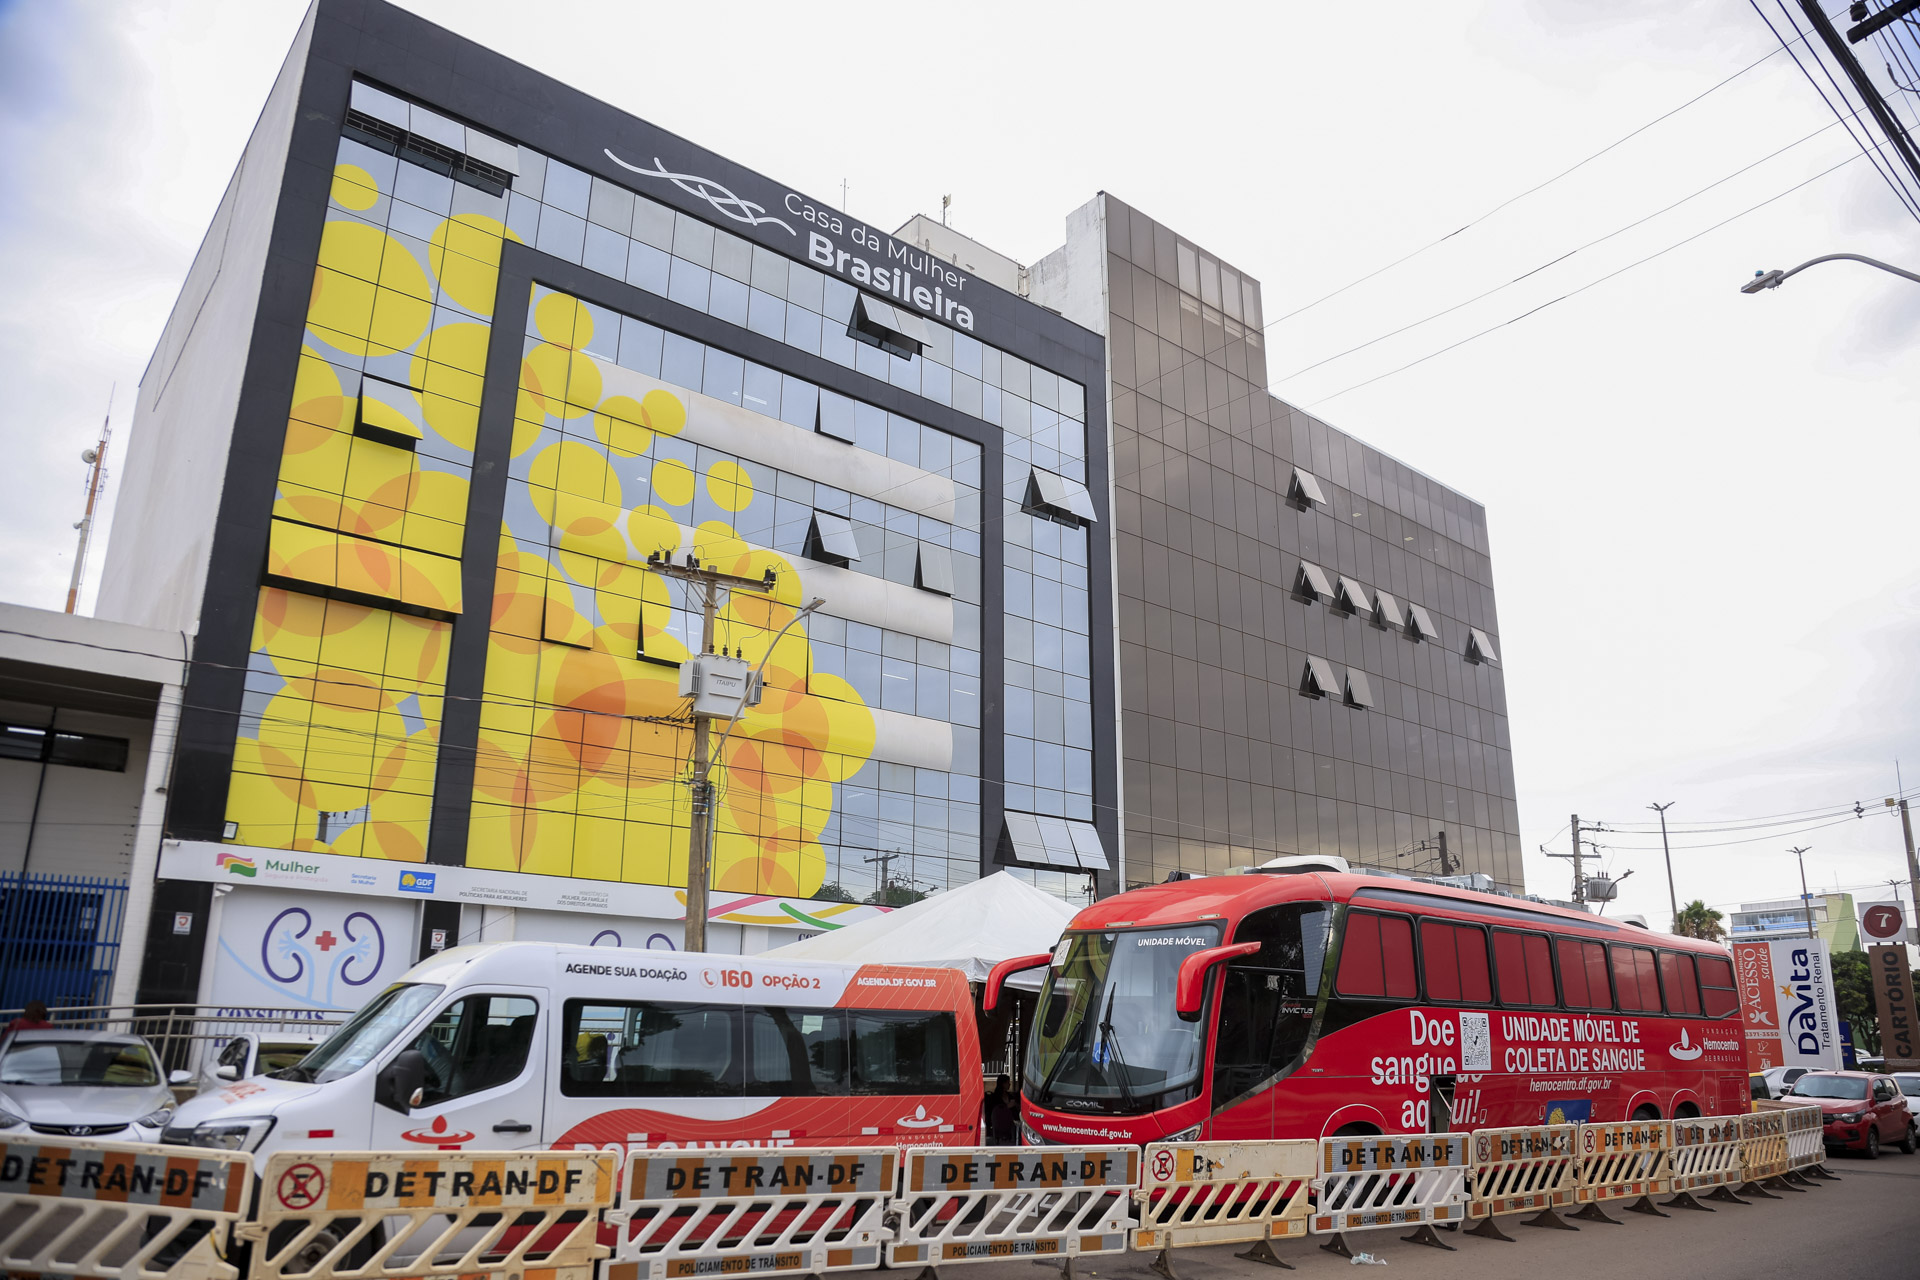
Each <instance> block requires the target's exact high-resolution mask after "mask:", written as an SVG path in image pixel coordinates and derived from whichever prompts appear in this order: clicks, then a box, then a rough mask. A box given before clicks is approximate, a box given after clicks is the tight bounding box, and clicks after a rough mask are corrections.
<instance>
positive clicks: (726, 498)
mask: <svg viewBox="0 0 1920 1280" xmlns="http://www.w3.org/2000/svg"><path fill="white" fill-rule="evenodd" d="M707 496H708V497H710V498H712V499H713V500H714V501H715V502H717V503H719V504H720V509H721V510H722V511H739V510H741V509H742V508H744V507H745V506H746V505H747V504H748V503H749V502H752V501H753V477H752V476H750V475H748V474H747V471H746V468H745V467H742V466H741V465H740V464H739V463H737V462H734V461H733V460H732V459H728V460H726V461H724V462H716V463H714V464H713V466H712V467H711V468H710V469H709V470H708V471H707ZM729 532H731V531H729Z"/></svg>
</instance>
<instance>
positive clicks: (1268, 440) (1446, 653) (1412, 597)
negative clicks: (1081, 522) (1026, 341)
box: [898, 193, 1524, 890]
mask: <svg viewBox="0 0 1920 1280" xmlns="http://www.w3.org/2000/svg"><path fill="white" fill-rule="evenodd" d="M1248 231H1249V232H1250V233H1251V231H1252V228H1248ZM898 234H900V235H901V236H903V237H905V238H907V239H910V240H913V241H914V242H916V243H918V244H921V245H922V246H923V247H926V248H927V249H928V250H929V251H930V252H933V253H936V254H938V255H939V256H942V257H946V258H948V259H950V260H952V261H954V262H957V263H962V264H967V265H970V266H972V267H973V268H974V269H976V270H980V271H982V272H985V273H989V275H990V278H993V279H996V280H998V281H999V282H1000V283H1002V284H1003V285H1005V286H1006V287H1008V288H1010V289H1014V290H1017V291H1020V292H1023V293H1025V294H1027V295H1028V296H1030V297H1031V298H1032V299H1033V300H1035V301H1037V302H1040V303H1042V304H1044V305H1046V306H1048V307H1050V308H1053V309H1055V310H1058V311H1059V312H1061V313H1062V314H1063V315H1065V316H1067V317H1068V318H1070V319H1073V320H1076V321H1078V322H1079V323H1081V324H1084V325H1087V326H1088V327H1090V328H1093V329H1096V330H1098V331H1099V332H1101V333H1103V334H1104V335H1106V338H1107V350H1108V369H1109V377H1110V385H1109V387H1108V397H1109V403H1110V408H1111V419H1112V433H1113V464H1112V476H1113V493H1112V502H1113V521H1112V525H1111V537H1112V539H1113V555H1114V566H1115V573H1116V582H1115V602H1116V603H1115V617H1116V620H1117V640H1116V644H1117V649H1118V654H1119V663H1118V665H1119V671H1120V696H1119V707H1120V717H1119V724H1118V726H1117V730H1118V736H1119V738H1120V741H1121V744H1122V751H1121V754H1122V765H1121V770H1122V776H1123V779H1124V784H1123V788H1122V791H1123V801H1122V806H1123V809H1122V813H1121V815H1120V821H1121V826H1122V829H1123V833H1124V845H1125V862H1126V871H1125V878H1126V882H1127V883H1128V884H1129V885H1138V884H1146V883H1153V882H1156V881H1160V880H1164V879H1165V878H1166V877H1167V876H1168V875H1170V874H1173V873H1176V872H1184V873H1188V874H1195V875H1201V874H1209V873H1217V872H1221V871H1224V870H1226V869H1227V868H1229V867H1233V866H1245V865H1250V864H1252V863H1255V862H1258V861H1263V860H1265V859H1267V858H1270V857H1274V856H1277V855H1282V854H1316V853H1332V854H1339V855H1341V856H1343V857H1345V858H1347V859H1348V860H1350V861H1352V862H1354V863H1356V864H1362V865H1366V866H1369V867H1376V868H1384V869H1387V870H1398V871H1417V872H1421V873H1444V872H1451V873H1454V874H1462V873H1466V874H1473V873H1478V874H1482V875H1485V876H1487V877H1489V878H1490V879H1491V880H1492V881H1493V882H1495V883H1496V884H1498V885H1501V886H1504V887H1506V888H1509V889H1513V890H1521V889H1523V888H1524V884H1523V880H1522V869H1521V858H1520V846H1519V816H1518V810H1517V806H1516V804H1515V799H1514V783H1513V758H1512V749H1511V742H1510V740H1509V737H1508V727H1507V706H1506V694H1505V690H1504V687H1503V683H1502V677H1501V672H1500V666H1499V662H1500V647H1501V646H1500V639H1499V637H1500V630H1499V623H1498V620H1497V617H1496V614H1495V610H1494V593H1493V573H1492V562H1491V559H1490V548H1489V545H1488V540H1487V522H1486V512H1485V509H1484V508H1483V507H1481V505H1480V504H1479V503H1477V502H1475V501H1473V500H1472V499H1471V498H1468V497H1467V496H1466V495H1464V494H1462V493H1460V492H1459V491H1457V490H1455V489H1452V488H1449V487H1448V486H1446V485H1444V484H1441V483H1440V482H1438V481H1436V480H1433V479H1431V478H1430V477H1428V476H1425V475H1423V474H1421V473H1420V472H1418V471H1415V470H1414V469H1412V468H1411V467H1408V466H1407V465H1405V464H1404V463H1401V462H1399V461H1397V460H1395V459H1393V458H1391V457H1388V456H1387V455H1385V454H1383V453H1381V452H1380V451H1379V450H1377V449H1374V448H1372V447H1370V446H1368V445H1366V444H1364V443H1362V442H1361V441H1359V440H1356V439H1354V438H1353V437H1352V436H1349V435H1347V434H1345V433H1343V432H1341V431H1339V430H1337V429H1335V428H1333V427H1331V426H1329V425H1328V424H1326V423H1325V422H1322V421H1320V420H1319V419H1317V418H1314V417H1312V416H1311V415H1308V414H1306V413H1303V412H1301V411H1300V410H1298V409H1295V408H1293V407H1292V406H1291V405H1288V404H1286V403H1285V402H1284V401H1281V400H1279V399H1277V398H1275V397H1274V396H1272V395H1269V394H1268V393H1267V390H1266V386H1267V349H1266V339H1265V335H1264V329H1265V326H1266V324H1267V318H1266V317H1267V311H1266V306H1265V303H1264V301H1263V298H1262V291H1261V286H1260V283H1259V282H1258V281H1256V280H1254V279H1252V278H1251V277H1249V276H1248V275H1247V274H1246V273H1245V272H1242V271H1240V270H1237V269H1236V268H1234V267H1233V266H1232V265H1231V264H1230V263H1228V262H1226V261H1225V260H1223V259H1222V258H1221V257H1220V256H1219V255H1217V254H1214V253H1210V252H1208V251H1206V250H1204V249H1202V248H1200V247H1199V246H1197V245H1195V244H1193V243H1192V242H1191V241H1189V240H1186V239H1184V238H1182V237H1181V236H1180V235H1178V234H1177V233H1176V232H1174V231H1173V230H1172V229H1171V228H1169V227H1166V226H1163V225H1161V224H1159V223H1157V222H1155V221H1153V219H1151V218H1149V217H1148V216H1146V215H1145V214H1143V213H1141V212H1140V211H1138V210H1136V209H1132V208H1129V207H1128V206H1127V205H1125V204H1124V203H1122V202H1121V201H1119V200H1117V199H1115V198H1114V197H1113V196H1111V195H1106V194H1104V193H1103V194H1101V195H1099V196H1097V197H1096V198H1095V199H1094V200H1092V201H1091V202H1090V203H1088V204H1087V205H1085V206H1084V207H1082V208H1081V209H1079V210H1077V211H1075V212H1074V213H1073V214H1072V215H1071V216H1070V217H1069V218H1068V220H1067V242H1066V244H1065V245H1063V246H1062V247H1061V248H1060V249H1059V250H1057V251H1055V252H1054V253H1052V254H1050V255H1048V256H1047V257H1045V258H1043V259H1042V260H1040V261H1039V262H1037V263H1035V264H1033V265H1032V266H1031V267H1022V266H1020V265H1019V264H1017V263H1014V262H1012V261H1011V260H1009V259H1007V258H1005V257H1003V256H1001V255H999V254H997V253H994V252H993V251H991V250H989V249H986V248H985V247H983V246H980V245H977V244H975V243H973V242H971V241H968V240H966V239H965V238H964V237H961V236H959V235H957V234H956V233H954V232H952V231H950V230H948V229H947V228H945V227H943V226H941V225H940V224H938V223H936V222H932V221H930V220H928V219H926V218H916V219H914V220H913V221H911V222H909V223H908V224H907V225H906V226H905V227H902V228H901V230H900V231H899V233H898ZM1009 670H1010V673H1011V674H1010V676H1009V679H1010V681H1011V680H1013V679H1016V678H1019V677H1020V676H1021V675H1022V674H1023V673H1021V672H1019V671H1018V669H1017V668H1012V667H1010V668H1009ZM1442 833H1444V836H1443V834H1442ZM1443 840H1444V849H1445V857H1444V859H1443V857H1442V847H1443V845H1442V842H1443Z"/></svg>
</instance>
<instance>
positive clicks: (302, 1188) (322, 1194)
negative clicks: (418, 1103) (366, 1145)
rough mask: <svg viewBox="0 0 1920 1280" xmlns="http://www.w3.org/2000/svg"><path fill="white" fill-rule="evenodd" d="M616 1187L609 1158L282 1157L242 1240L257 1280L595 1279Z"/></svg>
mask: <svg viewBox="0 0 1920 1280" xmlns="http://www.w3.org/2000/svg"><path fill="white" fill-rule="evenodd" d="M614 1186H615V1183H614V1158H613V1157H612V1156H611V1155H609V1154H607V1153H606V1152H603V1151H499V1152H489V1151H433V1152H419V1151H405V1152H401V1151H359V1152H351V1151H282V1152H280V1153H278V1154H276V1155H274V1156H273V1157H272V1158H270V1159H269V1160H268V1161H267V1164H266V1168H265V1169H264V1171H263V1172H262V1173H261V1175H260V1196H259V1206H258V1212H257V1215H256V1217H255V1220H254V1221H253V1222H250V1223H247V1224H246V1225H245V1226H243V1227H241V1228H240V1230H239V1231H238V1232H237V1233H236V1234H238V1235H240V1236H241V1237H243V1238H244V1239H247V1240H250V1241H252V1243H253V1263H252V1267H251V1269H250V1271H249V1272H248V1277H249V1280H287V1278H288V1277H295V1278H297V1280H331V1277H333V1276H334V1275H335V1274H336V1273H339V1274H342V1275H347V1276H351V1277H353V1280H398V1278H400V1277H418V1278H419V1280H435V1278H437V1277H445V1278H446V1280H454V1278H455V1277H458V1278H459V1280H482V1278H483V1277H493V1278H495V1280H507V1278H509V1277H511V1278H512V1280H522V1278H524V1280H591V1277H592V1275H593V1264H594V1262H595V1261H596V1260H598V1259H600V1258H604V1257H606V1256H607V1251H606V1249H605V1248H604V1247H602V1246H601V1245H600V1244H599V1243H598V1241H597V1239H596V1236H597V1233H598V1230H599V1226H600V1213H601V1210H603V1209H605V1208H606V1207H607V1206H608V1205H610V1204H612V1203H613V1195H614ZM369 1251H371V1252H370V1254H369ZM363 1258H364V1260H362V1259H363Z"/></svg>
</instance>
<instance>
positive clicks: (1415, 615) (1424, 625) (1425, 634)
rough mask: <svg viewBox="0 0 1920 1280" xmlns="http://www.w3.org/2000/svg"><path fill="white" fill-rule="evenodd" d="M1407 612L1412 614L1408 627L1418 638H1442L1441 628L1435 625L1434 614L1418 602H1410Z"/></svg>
mask: <svg viewBox="0 0 1920 1280" xmlns="http://www.w3.org/2000/svg"><path fill="white" fill-rule="evenodd" d="M1407 612H1408V613H1409V614H1411V615H1412V618H1411V621H1410V622H1409V623H1408V629H1409V630H1410V631H1412V632H1413V636H1414V638H1415V639H1416V640H1438V639H1439V638H1440V628H1438V627H1436V626H1434V625H1433V617H1432V615H1431V614H1429V613H1428V612H1427V611H1426V610H1425V609H1424V608H1422V607H1421V606H1420V605H1417V604H1410V605H1408V606H1407Z"/></svg>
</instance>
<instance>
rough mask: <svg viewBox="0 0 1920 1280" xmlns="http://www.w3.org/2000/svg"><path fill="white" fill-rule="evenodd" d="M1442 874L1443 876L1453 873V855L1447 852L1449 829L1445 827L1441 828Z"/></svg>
mask: <svg viewBox="0 0 1920 1280" xmlns="http://www.w3.org/2000/svg"><path fill="white" fill-rule="evenodd" d="M1440 874H1441V875H1443V876H1450V875H1452V874H1453V856H1452V855H1451V854H1449V853H1448V852H1447V831H1446V828H1445V827H1442V828H1441V829H1440Z"/></svg>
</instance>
